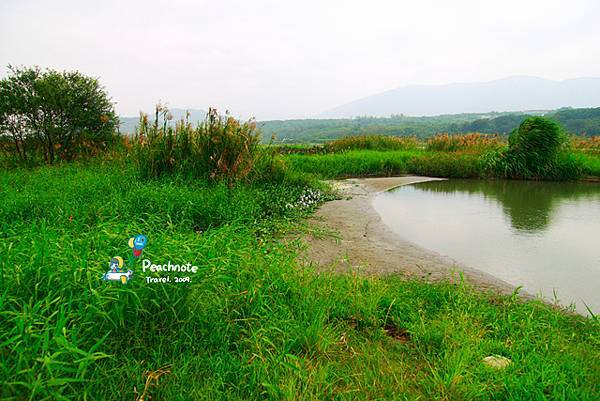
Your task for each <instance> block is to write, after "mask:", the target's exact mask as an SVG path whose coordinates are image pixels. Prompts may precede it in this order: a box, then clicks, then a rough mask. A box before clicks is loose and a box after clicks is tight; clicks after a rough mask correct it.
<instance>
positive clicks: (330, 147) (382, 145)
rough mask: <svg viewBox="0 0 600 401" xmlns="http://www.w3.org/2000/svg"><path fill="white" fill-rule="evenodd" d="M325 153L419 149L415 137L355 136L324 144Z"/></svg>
mask: <svg viewBox="0 0 600 401" xmlns="http://www.w3.org/2000/svg"><path fill="white" fill-rule="evenodd" d="M323 148H324V150H325V152H327V153H340V152H346V151H350V150H361V149H362V150H415V149H418V148H419V141H418V139H417V138H416V137H411V136H410V137H409V136H385V135H356V136H346V137H343V138H340V139H336V140H333V141H329V142H326V143H325V144H324V145H323Z"/></svg>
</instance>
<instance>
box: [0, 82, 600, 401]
mask: <svg viewBox="0 0 600 401" xmlns="http://www.w3.org/2000/svg"><path fill="white" fill-rule="evenodd" d="M59 75H60V74H59ZM57 79H58V80H59V81H60V82H62V81H61V79H62V78H60V77H58V78H57ZM86 82H87V81H86ZM90 82H91V81H90ZM65 105H70V106H65ZM56 107H58V108H59V109H60V107H69V108H75V109H76V107H75V106H73V104H72V103H57V106H56ZM70 110H71V111H73V110H72V109H70ZM108 111H109V110H107V112H108ZM75 114H76V113H74V115H75ZM5 116H6V114H5ZM21 116H22V117H23V116H25V117H24V118H29V117H27V115H26V114H23V115H21ZM97 117H98V118H101V115H98V116H97ZM154 117H155V118H154V120H153V121H152V119H148V118H147V117H145V116H142V119H141V121H140V125H139V127H140V129H139V131H138V133H137V135H136V136H135V137H133V138H132V139H129V138H127V139H123V138H118V137H117V139H118V140H116V141H113V142H111V143H110V147H109V148H108V149H104V150H103V151H102V152H98V154H97V156H96V157H93V158H91V157H90V156H92V153H93V152H88V151H87V150H85V149H86V147H85V146H84V147H83V148H81V146H80V145H81V144H83V143H84V142H83V139H82V140H81V141H80V140H79V135H81V138H87V139H88V140H90V139H89V138H90V137H91V138H95V137H94V136H93V135H92V134H93V132H94V131H92V130H90V129H87V128H85V127H86V125H85V124H84V121H83V122H82V121H80V120H77V119H73V120H70V123H71V124H72V125H73V127H76V128H75V129H74V130H73V131H72V132H73V141H71V142H69V141H67V142H65V144H66V145H65V146H67V147H68V149H64V150H61V151H60V152H64V153H58V154H57V153H55V154H54V156H51V155H50V154H49V149H48V148H47V147H46V145H45V144H44V143H43V142H38V141H39V138H46V139H47V137H48V135H49V137H50V138H52V139H54V138H60V134H59V133H58V132H57V131H56V129H55V128H56V126H55V125H54V124H55V123H49V124H48V125H47V126H45V129H46V130H47V131H35V130H34V128H35V125H32V126H28V127H27V128H25V131H21V132H24V133H25V134H27V135H34V136H33V137H32V139H31V142H28V146H31V148H30V151H29V152H30V153H28V156H29V155H31V158H29V157H28V159H27V162H26V163H22V165H31V164H36V165H37V167H35V168H28V167H14V166H15V160H17V161H18V155H17V159H15V158H14V157H13V158H11V156H15V155H12V154H11V152H12V151H11V150H10V149H15V151H16V148H11V147H10V146H9V147H4V148H3V151H4V152H5V153H4V155H3V156H2V157H3V158H4V160H5V161H8V163H6V164H7V165H8V167H9V168H3V169H2V170H0V398H1V399H6V400H21V399H31V400H76V399H85V400H90V399H133V400H137V401H148V400H157V399H166V400H192V399H193V400H197V399H207V400H208V399H210V400H228V401H229V400H263V399H286V400H298V399H319V400H341V399H364V400H372V399H445V400H470V399H473V400H475V399H481V400H488V399H498V400H501V399H515V400H518V399H539V400H543V399H573V400H595V399H597V398H598V394H599V393H600V388H599V383H600V370H599V368H598V364H597V360H598V358H599V357H600V353H599V351H598V350H599V349H600V348H599V345H600V323H599V322H598V319H597V317H595V316H589V317H584V316H579V315H575V314H573V313H568V312H565V311H564V310H561V309H559V308H555V307H552V306H551V305H547V304H545V303H543V302H541V301H538V300H535V301H527V302H525V301H523V300H521V299H520V298H519V296H518V294H517V293H515V294H513V295H512V296H501V295H498V294H495V293H491V292H490V293H486V292H482V291H478V290H476V289H474V288H472V287H470V286H469V285H468V284H466V283H464V282H463V281H462V280H461V278H460V276H457V277H456V278H455V279H454V280H453V281H452V282H443V283H433V284H431V283H427V282H424V281H420V280H406V279H404V278H403V277H401V276H397V277H363V276H360V275H352V274H329V273H323V272H319V274H317V272H315V267H314V266H305V265H303V264H301V263H300V262H299V261H298V259H297V255H298V252H299V251H300V250H301V249H302V247H303V246H304V244H303V243H302V242H301V241H300V240H294V239H293V238H294V235H297V233H298V232H306V231H307V230H309V228H307V227H306V226H304V224H303V218H304V217H306V216H308V215H310V213H312V212H313V211H314V210H315V208H316V207H318V205H319V204H321V203H322V202H324V201H327V200H328V199H331V198H332V197H335V196H336V195H335V194H334V193H332V192H331V191H330V189H329V188H328V187H327V186H326V185H325V184H323V183H322V182H321V181H320V180H319V179H320V178H323V177H327V178H333V177H341V176H345V175H393V174H400V173H415V174H423V175H439V176H447V177H452V176H464V177H475V176H477V177H481V176H487V175H485V174H496V175H498V174H499V173H498V172H499V171H500V172H501V171H503V170H500V167H502V168H506V166H512V167H514V166H517V167H518V169H516V170H511V171H512V172H511V174H513V173H515V172H517V173H518V174H519V175H520V177H518V178H557V177H556V176H553V175H551V174H549V173H550V172H552V171H554V170H553V169H557V168H558V169H559V170H558V171H561V172H562V171H567V172H568V171H571V170H567V169H565V170H562V169H563V168H564V167H563V165H562V164H560V163H562V162H563V160H564V159H563V158H565V157H566V158H567V159H568V160H574V163H576V165H577V167H578V168H582V169H583V170H582V171H584V172H586V171H587V170H586V169H589V171H592V170H593V169H596V170H593V171H595V173H594V174H595V175H600V174H597V172H598V170H600V166H598V164H600V163H599V162H598V160H599V159H598V157H597V155H596V154H595V153H594V152H592V151H589V150H588V148H589V146H583V145H582V146H580V147H577V146H569V144H568V143H567V142H566V137H564V136H562V134H561V133H560V132H559V131H555V130H554V128H555V127H554V126H553V125H552V124H549V123H548V122H547V121H546V120H528V121H529V123H527V124H525V125H522V126H521V128H520V129H519V130H518V131H515V133H514V136H513V137H512V139H511V143H506V142H503V140H502V139H501V138H495V137H487V136H481V137H480V136H477V135H475V136H473V135H471V136H468V137H460V138H457V137H450V136H446V137H437V138H432V139H431V140H430V141H429V142H427V143H422V142H421V141H418V140H413V139H389V138H387V139H386V138H382V137H379V138H350V139H344V140H343V142H338V143H332V144H329V145H327V146H328V147H327V148H326V149H325V150H322V149H318V150H314V151H308V152H304V151H303V152H304V153H306V154H281V153H285V152H284V151H282V149H280V148H278V147H275V146H260V145H259V144H258V132H257V130H256V126H255V125H254V124H253V123H252V122H247V123H244V122H240V121H237V120H235V119H232V118H230V117H228V116H219V115H218V114H217V113H216V112H211V114H209V116H208V118H207V120H206V121H205V123H204V124H202V125H200V126H198V127H192V126H190V125H189V124H187V123H186V122H185V121H182V122H180V123H178V124H177V125H176V126H174V127H173V126H171V125H169V124H167V121H169V114H168V111H167V110H165V109H162V108H157V111H156V115H155V116H154ZM22 121H25V122H28V121H29V120H27V119H25V120H22ZM100 121H104V123H105V124H108V123H109V122H110V121H105V120H104V119H101V120H100ZM526 121H527V120H526ZM5 122H6V121H5V120H4V121H3V122H2V123H3V124H4V123H5ZM77 127H79V128H77ZM82 127H83V128H82ZM540 130H542V131H543V132H545V133H548V135H551V136H552V135H554V134H556V136H553V137H552V138H554V139H552V140H550V141H548V142H546V141H545V140H544V139H543V138H544V135H546V134H541V133H540V132H541V131H540ZM4 132H5V131H3V133H4ZM15 132H16V131H15ZM36 132H38V133H39V135H40V137H39V138H37V137H36V136H35V135H37V134H36ZM44 132H46V133H45V134H44ZM44 135H45V136H44ZM57 135H58V136H57ZM90 135H91V136H90ZM540 135H541V136H540ZM36 138H37V139H36ZM98 138H100V137H98ZM540 138H541V139H540ZM539 140H541V141H542V143H543V144H544V145H545V146H546V147H545V148H544V151H543V152H541V151H539V150H540V148H539V147H538V146H534V149H535V152H534V153H532V152H531V151H530V149H531V145H532V143H533V144H535V143H539V142H538V141H539ZM9 143H10V142H9ZM100 143H108V142H105V141H100V142H98V144H100ZM61 147H62V146H61ZM54 149H55V150H56V149H60V148H56V147H55V146H54ZM79 149H81V151H79ZM315 149H316V148H315ZM67 150H68V152H67ZM7 153H8V154H7ZM287 153H293V152H287ZM60 154H65V155H68V157H66V156H65V157H64V158H63V157H61V156H60ZM51 157H53V158H51ZM48 158H50V159H48ZM32 161H35V162H36V163H32ZM486 163H487V164H486ZM510 163H514V164H510ZM19 164H21V163H19ZM50 164H54V165H50ZM499 166H500V167H499ZM512 167H511V168H512ZM490 169H492V170H491V171H492V173H490ZM588 173H589V172H588ZM590 174H591V173H590ZM562 178H573V177H562ZM136 234H144V235H146V236H147V237H148V245H147V247H146V248H145V249H144V255H143V258H148V259H150V260H152V262H153V263H161V264H162V263H167V261H172V262H173V263H182V264H183V263H188V262H189V263H192V264H193V265H195V266H198V273H197V274H194V275H192V276H191V282H189V283H187V282H186V283H174V282H170V283H152V284H149V283H147V282H146V280H144V276H146V277H160V276H162V275H163V274H161V273H159V272H150V271H147V272H145V273H144V272H142V269H141V265H140V263H141V261H140V260H139V259H134V258H133V256H131V257H129V258H128V264H129V266H130V267H133V270H134V271H135V273H134V278H133V279H132V280H131V281H130V282H129V283H128V284H126V285H123V284H121V283H120V282H104V281H102V280H101V277H102V275H103V274H104V273H106V271H107V269H108V263H109V261H110V260H111V258H113V257H114V256H115V255H121V256H125V255H128V254H131V249H130V248H129V247H128V244H127V242H128V239H129V238H130V237H131V236H133V235H136ZM284 237H285V238H287V239H288V240H286V241H281V240H280V239H281V238H284ZM491 355H497V356H502V357H506V358H509V359H510V360H511V363H510V365H508V367H506V368H505V369H494V368H491V367H489V366H486V365H485V364H484V363H483V362H482V361H483V358H485V357H487V356H491Z"/></svg>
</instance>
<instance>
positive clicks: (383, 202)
mask: <svg viewBox="0 0 600 401" xmlns="http://www.w3.org/2000/svg"><path fill="white" fill-rule="evenodd" d="M373 205H374V207H375V209H376V210H377V212H378V213H379V214H380V215H381V217H382V219H383V222H384V223H385V224H387V225H388V226H389V227H390V228H391V229H392V230H393V231H394V232H396V233H397V234H398V235H400V236H401V237H403V238H405V239H407V240H409V241H412V242H414V243H416V244H418V245H421V246H423V247H424V248H427V249H431V250H434V251H436V252H438V253H440V254H442V255H446V256H449V257H451V258H452V259H454V260H456V261H458V262H461V263H463V264H465V265H467V266H471V267H474V268H477V269H480V270H483V271H486V272H488V273H490V274H492V275H494V276H496V277H499V278H501V279H502V280H505V281H507V282H508V283H511V284H513V285H515V286H519V285H523V286H524V288H525V290H526V291H527V292H529V293H531V294H541V295H542V296H544V297H546V298H550V299H551V298H552V297H553V295H554V294H555V293H557V294H558V296H559V299H560V301H561V302H562V303H563V304H565V305H569V304H570V303H571V302H573V303H575V304H576V305H577V309H578V310H579V311H581V312H582V313H585V311H586V309H585V306H584V302H585V303H586V304H587V305H588V306H590V308H591V309H592V311H594V313H600V292H599V291H598V285H599V283H600V247H599V246H598V238H600V185H598V184H585V183H548V182H522V181H476V180H448V181H436V182H427V183H420V184H414V185H406V186H403V187H400V188H398V189H396V190H394V191H391V192H386V193H383V194H381V195H379V196H377V197H376V198H375V200H374V202H373Z"/></svg>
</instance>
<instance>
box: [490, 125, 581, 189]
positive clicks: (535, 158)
mask: <svg viewBox="0 0 600 401" xmlns="http://www.w3.org/2000/svg"><path fill="white" fill-rule="evenodd" d="M508 144H509V148H508V150H507V152H506V154H505V156H504V160H503V162H502V163H501V165H502V168H503V174H504V175H506V176H508V177H510V178H526V179H574V178H577V176H578V175H577V174H578V173H577V172H578V169H577V168H576V166H575V165H574V163H576V162H575V159H572V158H569V157H568V156H569V153H570V148H569V146H568V145H569V142H568V137H567V135H565V134H564V133H563V132H562V130H561V128H560V126H559V125H558V124H557V123H556V122H554V121H552V120H549V119H547V118H543V117H528V118H527V119H525V120H524V121H523V122H522V123H521V125H520V126H519V128H517V129H516V130H514V131H513V132H512V133H511V134H510V137H509V140H508Z"/></svg>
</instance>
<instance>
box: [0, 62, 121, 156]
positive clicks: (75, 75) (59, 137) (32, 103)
mask: <svg viewBox="0 0 600 401" xmlns="http://www.w3.org/2000/svg"><path fill="white" fill-rule="evenodd" d="M117 121H118V120H117V117H116V115H115V112H114V107H113V104H112V102H111V100H110V98H109V96H108V94H107V93H106V91H105V89H104V88H103V87H102V86H101V85H100V84H99V82H98V80H97V79H95V78H91V77H87V76H85V75H83V74H81V73H79V72H66V71H65V72H58V71H53V70H46V71H41V70H40V69H39V68H37V67H34V68H13V67H10V66H9V75H8V76H7V77H6V78H4V79H3V80H2V81H0V124H1V126H0V128H1V132H2V133H3V134H4V135H6V136H9V137H10V138H11V139H12V142H13V143H14V148H15V154H16V155H17V156H18V157H19V158H20V159H22V160H26V159H27V157H28V155H27V151H26V148H33V150H34V151H36V152H37V153H41V154H43V157H44V160H45V161H46V162H47V163H53V162H54V161H55V160H57V159H63V160H71V159H73V158H75V157H76V156H77V155H79V154H82V153H86V152H89V151H93V150H94V149H96V148H98V147H102V146H105V145H106V144H107V142H109V141H110V140H112V138H113V136H114V133H115V127H116V125H117Z"/></svg>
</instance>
